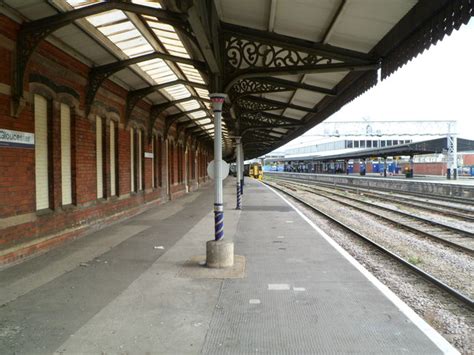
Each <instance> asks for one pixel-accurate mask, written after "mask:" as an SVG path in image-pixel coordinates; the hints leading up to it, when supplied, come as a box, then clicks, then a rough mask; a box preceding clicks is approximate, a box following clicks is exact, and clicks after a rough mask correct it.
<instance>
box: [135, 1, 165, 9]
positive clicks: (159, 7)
mask: <svg viewBox="0 0 474 355" xmlns="http://www.w3.org/2000/svg"><path fill="white" fill-rule="evenodd" d="M132 2H133V3H135V4H138V5H145V6H150V7H154V8H157V9H161V4H160V3H159V2H157V1H153V0H132Z"/></svg>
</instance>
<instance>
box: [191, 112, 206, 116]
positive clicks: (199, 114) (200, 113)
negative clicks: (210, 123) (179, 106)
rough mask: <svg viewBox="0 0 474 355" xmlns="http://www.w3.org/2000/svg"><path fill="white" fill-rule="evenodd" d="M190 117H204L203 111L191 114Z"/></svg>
mask: <svg viewBox="0 0 474 355" xmlns="http://www.w3.org/2000/svg"><path fill="white" fill-rule="evenodd" d="M191 116H192V117H193V118H201V117H206V113H205V112H204V111H198V112H194V113H191Z"/></svg>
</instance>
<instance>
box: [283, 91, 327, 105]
mask: <svg viewBox="0 0 474 355" xmlns="http://www.w3.org/2000/svg"><path fill="white" fill-rule="evenodd" d="M324 96H326V95H324V94H318V93H315V92H310V91H305V90H298V91H296V94H295V96H294V98H293V100H292V101H291V103H293V104H295V105H300V106H305V107H313V106H314V105H316V104H317V103H318V102H319V101H321V99H322V98H323V97H324Z"/></svg>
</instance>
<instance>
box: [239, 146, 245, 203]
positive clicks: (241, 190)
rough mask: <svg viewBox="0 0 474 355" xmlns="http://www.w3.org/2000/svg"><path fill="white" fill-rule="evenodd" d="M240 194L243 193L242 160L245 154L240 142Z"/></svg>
mask: <svg viewBox="0 0 474 355" xmlns="http://www.w3.org/2000/svg"><path fill="white" fill-rule="evenodd" d="M240 157H241V159H240V163H241V165H240V194H241V195H243V194H244V185H245V177H244V164H245V163H244V162H245V156H244V146H243V144H242V142H241V143H240Z"/></svg>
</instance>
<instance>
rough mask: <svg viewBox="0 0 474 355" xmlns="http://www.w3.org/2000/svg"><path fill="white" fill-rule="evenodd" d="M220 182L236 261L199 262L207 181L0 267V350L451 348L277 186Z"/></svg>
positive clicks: (209, 221) (207, 220) (209, 219)
mask: <svg viewBox="0 0 474 355" xmlns="http://www.w3.org/2000/svg"><path fill="white" fill-rule="evenodd" d="M234 189H235V180H233V179H232V178H228V179H227V180H226V181H225V184H224V198H225V206H224V209H225V226H226V236H225V238H227V239H233V240H234V243H235V253H236V255H239V256H242V258H241V259H239V260H241V262H242V263H244V262H245V269H241V270H240V271H239V270H237V271H236V270H230V271H229V272H228V273H223V274H213V273H211V272H210V271H209V270H208V269H206V268H205V267H203V266H202V265H200V263H199V260H202V259H200V257H201V256H202V255H204V254H205V242H206V241H207V240H208V239H210V237H211V236H212V227H213V213H212V210H211V208H212V198H213V194H212V189H211V186H207V187H205V188H203V189H202V190H199V191H197V192H195V193H192V194H189V195H187V196H185V197H184V198H182V199H179V200H176V201H172V202H170V203H167V204H165V205H163V206H158V207H156V208H153V209H150V210H148V211H147V212H144V213H142V214H140V215H138V216H135V217H133V218H130V219H128V220H126V221H123V222H120V223H117V224H115V225H113V226H110V227H107V228H105V229H103V230H100V231H98V232H95V233H93V234H90V235H88V236H86V237H84V238H81V239H79V240H76V241H74V242H71V243H69V244H67V245H65V246H63V247H61V248H57V249H54V250H52V251H50V252H48V253H46V254H43V255H40V256H38V257H36V258H34V259H30V260H28V261H26V262H24V263H22V264H19V265H16V266H12V267H10V268H7V269H4V270H3V271H0V289H1V290H2V291H1V293H0V304H1V305H2V306H1V307H0V340H1V341H0V353H5V354H6V353H18V354H24V353H41V354H42V353H58V354H68V353H71V354H77V353H128V354H136V353H153V354H155V353H156V354H192V353H204V354H234V353H235V354H250V353H267V354H278V353H284V354H315V353H334V354H336V353H364V354H366V353H374V354H383V353H386V354H389V353H390V354H393V353H412V354H437V353H456V350H455V349H454V348H452V347H451V345H450V344H449V343H448V342H447V341H446V340H444V338H442V337H441V336H440V335H439V334H438V333H437V332H436V331H435V330H433V329H432V328H431V327H430V326H429V325H428V324H427V323H425V322H424V321H423V320H421V318H419V317H418V316H417V315H416V314H415V313H414V312H413V311H412V310H411V309H409V308H408V306H406V305H405V304H404V303H403V302H402V301H400V300H399V299H398V298H397V297H396V296H395V295H394V294H392V293H391V292H390V291H389V290H388V289H387V288H385V286H383V285H382V284H380V283H379V282H378V281H377V280H376V279H375V278H374V277H373V276H372V275H371V274H370V273H368V272H367V271H366V270H365V269H364V268H363V267H362V266H361V265H360V264H359V263H357V262H356V261H355V260H354V259H353V258H352V257H350V256H349V255H348V254H347V253H346V252H345V251H343V250H342V249H341V248H340V247H339V246H338V245H337V244H335V243H334V242H333V241H332V240H331V239H330V238H329V237H328V236H327V235H326V234H325V233H324V232H323V231H321V230H320V229H319V228H318V227H317V226H315V225H314V224H313V223H312V222H311V221H310V220H308V219H307V218H306V217H305V216H304V215H303V214H302V213H301V212H299V211H298V210H297V209H296V207H293V206H292V205H291V204H289V203H288V202H287V201H286V200H285V199H284V198H283V197H282V196H281V195H279V194H278V193H276V192H275V191H272V190H271V189H270V188H268V187H266V186H265V185H263V184H262V183H260V182H258V181H255V180H252V179H246V185H245V192H244V199H243V202H244V207H243V210H242V211H236V210H235V209H234V207H235V205H234V204H235V196H234ZM244 259H245V261H243V260H244ZM234 271H235V272H234Z"/></svg>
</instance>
